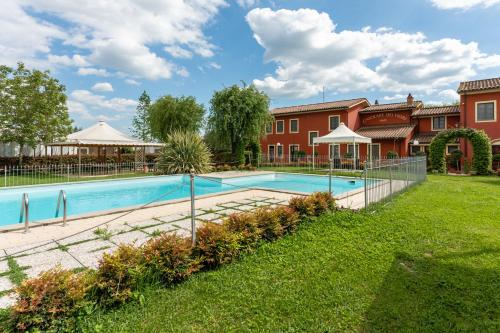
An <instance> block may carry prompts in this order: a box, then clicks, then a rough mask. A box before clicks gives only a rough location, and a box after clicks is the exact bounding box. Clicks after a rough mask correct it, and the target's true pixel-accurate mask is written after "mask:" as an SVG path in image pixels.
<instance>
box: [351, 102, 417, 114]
mask: <svg viewBox="0 0 500 333" xmlns="http://www.w3.org/2000/svg"><path fill="white" fill-rule="evenodd" d="M421 104H422V102H421V101H414V102H413V104H412V105H408V104H407V103H406V102H402V103H388V104H373V105H370V106H369V107H367V108H364V109H363V110H361V111H360V113H372V112H383V111H398V110H408V109H414V108H416V107H419V106H420V105H421Z"/></svg>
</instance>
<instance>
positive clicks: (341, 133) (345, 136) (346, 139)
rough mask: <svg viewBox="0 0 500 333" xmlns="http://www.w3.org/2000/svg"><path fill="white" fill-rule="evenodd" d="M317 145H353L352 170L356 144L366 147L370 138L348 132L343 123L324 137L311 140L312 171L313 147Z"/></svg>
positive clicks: (369, 142) (354, 164) (354, 162)
mask: <svg viewBox="0 0 500 333" xmlns="http://www.w3.org/2000/svg"><path fill="white" fill-rule="evenodd" d="M317 143H329V144H333V143H336V144H341V143H343V144H352V145H353V154H352V160H353V168H355V167H356V143H366V144H367V145H369V144H371V143H372V139H371V138H367V137H364V136H362V135H359V134H358V133H356V132H354V131H352V130H350V129H349V128H348V127H347V126H346V125H344V123H340V125H339V126H338V127H337V128H336V129H334V130H333V131H331V132H330V133H328V134H327V135H325V136H320V137H317V138H314V139H313V169H314V150H315V149H314V147H315V146H316V144H317Z"/></svg>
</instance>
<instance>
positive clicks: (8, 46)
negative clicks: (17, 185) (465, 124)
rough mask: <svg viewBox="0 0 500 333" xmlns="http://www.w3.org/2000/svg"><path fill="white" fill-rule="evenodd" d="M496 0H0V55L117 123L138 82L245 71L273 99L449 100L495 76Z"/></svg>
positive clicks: (226, 78)
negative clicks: (461, 86) (55, 82)
mask: <svg viewBox="0 0 500 333" xmlns="http://www.w3.org/2000/svg"><path fill="white" fill-rule="evenodd" d="M499 16H500V0H404V1H401V0H379V1H377V0H372V1H362V0H309V1H298V0H283V1H279V0H120V1H105V0H87V1H67V0H2V10H1V11H0V31H1V32H2V33H1V34H0V64H3V65H8V66H15V64H16V63H17V62H19V61H22V62H24V63H25V64H27V65H28V66H29V67H31V68H37V69H43V70H50V72H51V74H52V75H53V76H54V77H56V78H57V79H59V80H60V82H61V83H62V84H64V85H65V86H66V93H67V95H68V108H69V112H70V116H71V118H72V119H73V120H74V124H75V125H77V126H79V127H87V126H90V125H92V124H94V123H95V122H97V121H99V120H105V121H107V122H108V123H109V124H111V125H112V126H114V127H116V128H118V129H120V130H123V131H128V130H129V128H130V124H131V120H132V117H133V115H134V113H135V108H136V105H137V99H138V97H139V96H140V95H141V93H142V92H143V91H147V92H148V94H149V95H150V96H151V98H152V99H153V100H155V99H157V98H159V97H161V96H163V95H174V96H182V95H185V96H188V95H192V96H195V97H196V99H197V100H198V102H200V103H203V104H204V105H205V107H206V108H207V109H208V108H209V102H210V98H211V96H212V94H213V92H214V91H216V90H219V89H222V88H223V87H227V86H230V85H232V84H243V82H244V83H246V84H250V83H253V84H255V85H256V86H257V87H258V88H259V89H260V90H263V91H265V92H266V93H267V94H268V95H269V96H270V98H271V107H278V106H287V105H296V104H306V103H316V102H321V101H323V92H324V99H325V100H326V101H330V100H340V99H350V98H358V97H366V98H368V99H369V100H370V101H371V102H372V103H373V102H374V101H375V99H377V100H378V101H379V102H380V103H393V102H398V101H403V100H405V98H406V96H407V95H408V93H412V94H413V95H414V96H415V97H416V99H418V100H423V101H424V102H426V103H432V104H437V103H451V102H454V101H455V100H457V99H458V95H457V94H456V89H457V87H458V83H459V82H460V81H464V80H474V79H482V78H489V77H500V43H499V41H500V21H499V20H498V17H499Z"/></svg>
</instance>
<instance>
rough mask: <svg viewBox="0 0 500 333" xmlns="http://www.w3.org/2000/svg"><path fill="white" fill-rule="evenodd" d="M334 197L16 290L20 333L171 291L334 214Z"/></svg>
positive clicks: (261, 213)
mask: <svg viewBox="0 0 500 333" xmlns="http://www.w3.org/2000/svg"><path fill="white" fill-rule="evenodd" d="M334 209H335V202H334V199H333V198H332V197H331V196H330V195H329V194H328V193H314V194H312V195H310V196H308V197H294V198H292V199H291V200H290V202H289V205H288V206H280V207H277V208H259V209H257V210H255V211H253V212H247V213H239V214H233V215H230V216H229V217H227V218H226V219H225V220H224V221H223V223H222V224H213V223H205V224H203V226H201V227H200V228H198V230H197V240H196V244H195V246H192V244H191V240H190V239H187V238H182V237H180V236H178V235H176V234H171V233H170V234H167V233H163V234H161V235H160V236H158V237H155V238H153V239H150V240H149V241H148V242H146V243H145V244H144V245H142V246H140V247H136V246H133V245H126V244H122V245H120V246H119V247H118V249H117V250H115V251H114V252H113V253H111V254H104V256H103V257H102V259H101V260H100V261H99V265H98V268H97V270H86V271H83V272H78V273H75V272H72V271H68V270H64V269H61V268H59V267H56V268H54V269H52V270H49V271H47V272H44V273H42V274H41V275H39V276H38V277H36V278H33V279H30V280H26V281H24V282H23V283H22V284H21V285H20V286H19V287H18V288H17V293H18V300H17V303H16V304H15V305H14V306H13V307H12V309H11V316H10V323H9V325H10V327H11V329H12V330H15V331H22V332H24V331H33V330H42V331H47V330H48V331H50V330H55V331H72V330H74V329H75V327H76V326H77V324H78V319H79V318H80V317H81V316H82V315H84V314H85V311H89V309H90V310H92V309H94V308H101V309H106V308H109V307H113V306H117V305H120V304H122V303H125V302H127V301H129V300H130V299H134V298H135V297H137V296H138V295H140V290H141V288H143V287H144V286H145V285H147V284H155V283H161V284H162V285H165V286H171V285H173V284H176V283H179V282H181V281H183V280H185V279H187V278H188V277H189V276H190V275H191V274H193V273H195V272H197V271H200V270H208V269H212V268H215V267H217V266H220V265H223V264H226V263H229V262H231V261H232V260H234V259H235V258H237V257H238V256H239V255H240V254H241V253H245V252H249V251H251V250H253V249H255V248H256V246H257V245H258V244H259V242H261V241H273V240H276V239H278V238H280V237H282V236H283V235H285V234H287V233H292V232H294V231H295V230H296V229H297V227H298V225H299V224H300V223H301V222H304V221H308V220H310V218H311V217H315V216H319V215H321V214H323V213H325V212H326V211H329V210H334Z"/></svg>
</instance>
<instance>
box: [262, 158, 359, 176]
mask: <svg viewBox="0 0 500 333" xmlns="http://www.w3.org/2000/svg"><path fill="white" fill-rule="evenodd" d="M366 160H367V158H366V156H359V157H357V158H352V157H333V159H331V158H330V157H329V156H327V155H316V156H314V157H313V156H312V155H298V154H297V155H281V156H272V155H271V156H270V155H265V154H264V155H262V156H261V158H260V159H259V162H258V167H259V168H260V169H271V170H276V171H279V170H280V169H282V170H283V171H297V172H301V171H307V172H311V171H315V172H318V173H322V172H328V170H329V168H330V163H332V167H333V171H342V172H356V171H358V172H361V171H363V169H364V164H365V161H366Z"/></svg>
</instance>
